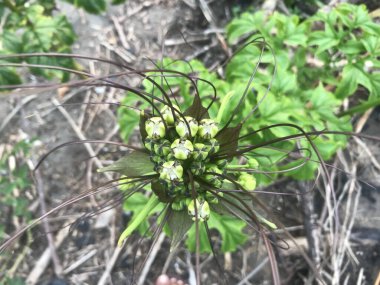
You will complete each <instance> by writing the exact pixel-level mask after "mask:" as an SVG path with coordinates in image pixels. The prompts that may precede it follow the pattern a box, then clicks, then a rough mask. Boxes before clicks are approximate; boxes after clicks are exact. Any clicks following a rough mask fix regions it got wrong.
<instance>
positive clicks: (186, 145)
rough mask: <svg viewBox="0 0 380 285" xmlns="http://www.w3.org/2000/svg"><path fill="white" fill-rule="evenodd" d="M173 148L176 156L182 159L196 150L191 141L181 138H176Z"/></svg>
mask: <svg viewBox="0 0 380 285" xmlns="http://www.w3.org/2000/svg"><path fill="white" fill-rule="evenodd" d="M171 149H172V151H173V154H174V157H175V158H176V159H180V160H185V159H188V158H189V157H190V155H191V153H192V152H193V151H194V147H193V144H192V143H191V141H189V140H179V139H176V140H175V141H174V142H173V143H172V145H171Z"/></svg>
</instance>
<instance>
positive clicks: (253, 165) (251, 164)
mask: <svg viewBox="0 0 380 285" xmlns="http://www.w3.org/2000/svg"><path fill="white" fill-rule="evenodd" d="M248 165H249V167H250V168H253V169H257V168H258V167H259V162H258V161H257V160H256V159H254V158H250V159H248Z"/></svg>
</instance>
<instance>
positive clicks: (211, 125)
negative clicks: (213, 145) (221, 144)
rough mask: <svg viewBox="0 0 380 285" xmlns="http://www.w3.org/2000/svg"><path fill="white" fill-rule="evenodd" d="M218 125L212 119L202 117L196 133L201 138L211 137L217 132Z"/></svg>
mask: <svg viewBox="0 0 380 285" xmlns="http://www.w3.org/2000/svg"><path fill="white" fill-rule="evenodd" d="M218 131H219V129H218V125H217V123H216V122H214V120H211V119H203V120H202V121H200V124H199V129H198V135H199V137H201V138H202V139H212V138H214V137H215V136H216V134H217V133H218Z"/></svg>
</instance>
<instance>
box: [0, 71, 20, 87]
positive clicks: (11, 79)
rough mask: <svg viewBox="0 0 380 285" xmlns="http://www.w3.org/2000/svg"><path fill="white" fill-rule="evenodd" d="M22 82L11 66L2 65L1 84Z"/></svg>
mask: <svg viewBox="0 0 380 285" xmlns="http://www.w3.org/2000/svg"><path fill="white" fill-rule="evenodd" d="M15 84H21V79H20V77H19V76H18V74H17V72H15V71H14V70H13V69H11V68H6V67H1V68H0V85H15Z"/></svg>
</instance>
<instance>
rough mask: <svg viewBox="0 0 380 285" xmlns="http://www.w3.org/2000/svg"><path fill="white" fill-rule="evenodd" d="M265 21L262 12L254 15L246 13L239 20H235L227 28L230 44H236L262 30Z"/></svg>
mask: <svg viewBox="0 0 380 285" xmlns="http://www.w3.org/2000/svg"><path fill="white" fill-rule="evenodd" d="M264 21H265V14H264V12H261V11H260V12H257V13H254V14H251V13H244V14H242V15H241V16H240V17H239V18H235V19H234V20H233V21H231V22H230V23H229V24H228V25H227V27H226V29H227V39H228V42H229V43H230V44H231V43H234V42H236V41H237V40H238V39H239V38H240V37H241V36H243V35H246V34H249V33H252V32H255V31H257V30H259V29H261V28H262V27H263V25H264Z"/></svg>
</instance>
